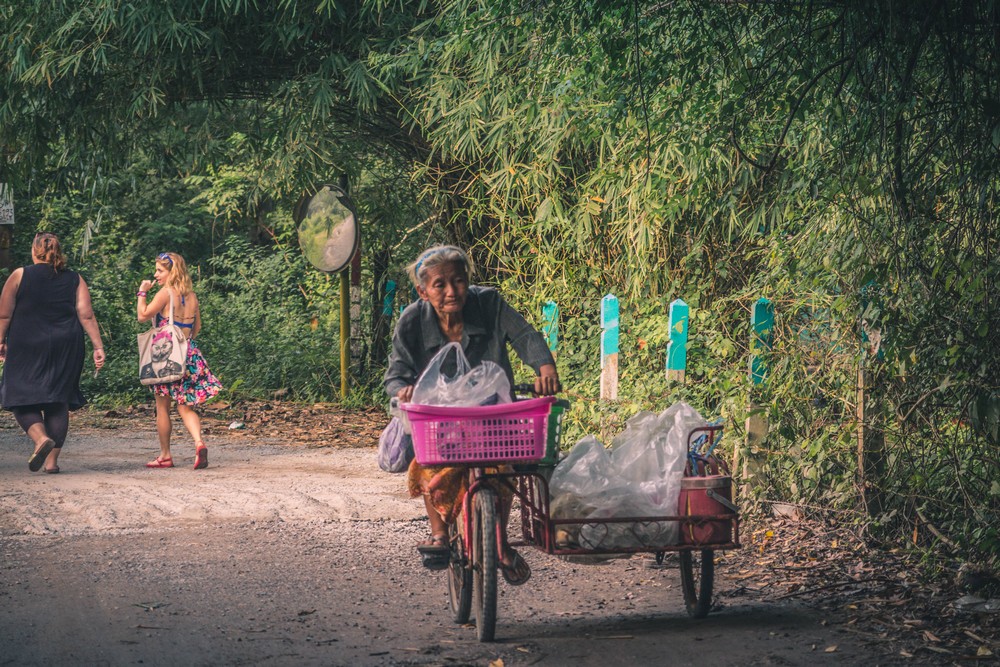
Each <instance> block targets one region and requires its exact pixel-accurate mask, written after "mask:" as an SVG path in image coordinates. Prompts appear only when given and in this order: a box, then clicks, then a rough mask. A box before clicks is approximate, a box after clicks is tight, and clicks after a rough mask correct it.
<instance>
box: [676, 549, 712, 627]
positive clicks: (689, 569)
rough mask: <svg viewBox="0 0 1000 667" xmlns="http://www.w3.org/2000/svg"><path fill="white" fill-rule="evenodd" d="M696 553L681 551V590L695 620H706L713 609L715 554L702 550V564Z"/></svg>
mask: <svg viewBox="0 0 1000 667" xmlns="http://www.w3.org/2000/svg"><path fill="white" fill-rule="evenodd" d="M695 553H696V552H694V551H681V552H680V553H679V554H678V556H679V557H680V561H681V588H682V589H683V590H684V606H685V607H687V612H688V614H690V615H691V616H692V617H694V618H705V617H706V616H708V612H709V610H711V608H712V585H713V584H714V583H715V553H714V552H713V551H712V550H711V549H702V550H701V558H700V561H701V562H700V563H699V562H698V561H699V558H698V557H696V556H695Z"/></svg>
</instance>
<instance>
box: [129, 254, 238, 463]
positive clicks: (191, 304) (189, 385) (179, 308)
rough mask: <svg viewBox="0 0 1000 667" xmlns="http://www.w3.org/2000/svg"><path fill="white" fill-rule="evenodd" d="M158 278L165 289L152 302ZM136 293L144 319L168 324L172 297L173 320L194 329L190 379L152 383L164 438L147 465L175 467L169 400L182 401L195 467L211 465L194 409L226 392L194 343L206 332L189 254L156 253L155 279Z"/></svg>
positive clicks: (180, 407) (158, 429) (190, 342)
mask: <svg viewBox="0 0 1000 667" xmlns="http://www.w3.org/2000/svg"><path fill="white" fill-rule="evenodd" d="M154 281H155V283H156V284H157V285H159V286H160V288H161V289H160V290H159V291H157V292H156V294H155V295H154V296H153V298H152V299H151V300H149V301H148V302H147V295H148V292H149V289H150V288H151V287H152V286H153V283H154ZM136 296H137V297H138V305H137V307H136V313H137V315H138V318H139V321H140V322H148V321H149V320H151V319H153V318H154V317H155V318H156V326H157V327H161V326H169V313H170V306H171V300H172V301H173V309H174V324H175V325H177V326H178V327H181V329H182V330H185V331H186V332H190V335H189V337H188V351H187V363H186V366H187V377H185V378H184V379H183V380H178V381H176V382H170V383H164V384H154V385H150V389H152V391H153V395H154V396H155V397H156V433H157V435H158V436H159V440H160V455H159V456H157V457H156V458H155V459H153V460H152V461H150V462H149V463H147V464H146V467H147V468H173V467H174V459H173V457H172V456H171V454H170V431H171V419H170V403H171V401H173V402H175V403H176V404H177V413H178V414H179V415H180V417H181V421H182V422H184V427H185V428H187V430H188V432H189V433H190V434H191V437H192V438H193V439H194V446H195V457H194V469H195V470H201V469H202V468H207V467H208V447H206V446H205V443H204V441H203V440H202V437H201V417H200V416H199V414H198V412H197V411H196V410H195V409H194V408H195V406H198V405H201V404H202V403H204V402H205V401H207V400H208V399H210V398H211V397H213V396H215V395H216V394H218V393H219V392H220V391H221V390H222V383H221V382H219V379H218V378H217V377H215V375H214V374H212V371H211V370H210V369H209V368H208V363H207V362H206V361H205V357H203V356H202V354H201V350H199V349H198V344H197V343H196V342H195V338H196V337H197V336H198V333H199V332H200V331H201V310H200V308H199V307H198V296H197V295H196V294H195V293H194V290H193V289H192V284H191V276H190V275H189V274H188V270H187V264H186V263H185V262H184V258H183V257H181V256H180V255H178V254H177V253H173V252H164V253H160V254H159V255H157V257H156V270H155V272H154V273H153V280H143V281H142V284H140V285H139V291H138V292H137V294H136Z"/></svg>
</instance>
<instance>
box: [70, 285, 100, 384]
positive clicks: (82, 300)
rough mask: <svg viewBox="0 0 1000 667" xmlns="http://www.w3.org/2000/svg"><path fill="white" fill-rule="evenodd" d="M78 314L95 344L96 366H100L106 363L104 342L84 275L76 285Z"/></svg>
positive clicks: (92, 342)
mask: <svg viewBox="0 0 1000 667" xmlns="http://www.w3.org/2000/svg"><path fill="white" fill-rule="evenodd" d="M76 316H77V317H78V318H80V324H81V325H82V326H83V330H84V331H86V332H87V336H88V337H89V338H90V342H91V344H92V345H93V346H94V366H95V367H97V368H100V367H101V366H103V365H104V359H105V356H104V343H102V342H101V328H100V327H99V326H98V325H97V318H96V317H95V316H94V307H93V305H92V304H91V302H90V290H89V289H88V288H87V281H86V280H84V279H83V276H81V277H80V284H79V285H77V287H76Z"/></svg>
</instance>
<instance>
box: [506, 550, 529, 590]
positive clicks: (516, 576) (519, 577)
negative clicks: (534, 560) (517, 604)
mask: <svg viewBox="0 0 1000 667" xmlns="http://www.w3.org/2000/svg"><path fill="white" fill-rule="evenodd" d="M510 552H511V553H512V554H513V558H512V559H511V562H510V564H509V565H508V564H507V563H504V562H503V561H502V560H501V561H500V574H502V575H503V578H504V581H506V582H507V583H508V584H510V585H511V586H520V585H521V584H523V583H525V582H526V581H528V579H531V568H530V567H529V566H528V561H526V560H524V556H522V555H521V554H519V553H517V552H516V551H514V550H513V549H511V550H510Z"/></svg>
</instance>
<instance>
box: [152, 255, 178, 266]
mask: <svg viewBox="0 0 1000 667" xmlns="http://www.w3.org/2000/svg"><path fill="white" fill-rule="evenodd" d="M156 259H158V260H160V261H161V262H167V263H169V264H170V266H171V267H172V266H173V265H174V259H173V258H172V257H171V256H170V253H166V252H161V253H160V254H159V255H157V256H156Z"/></svg>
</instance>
